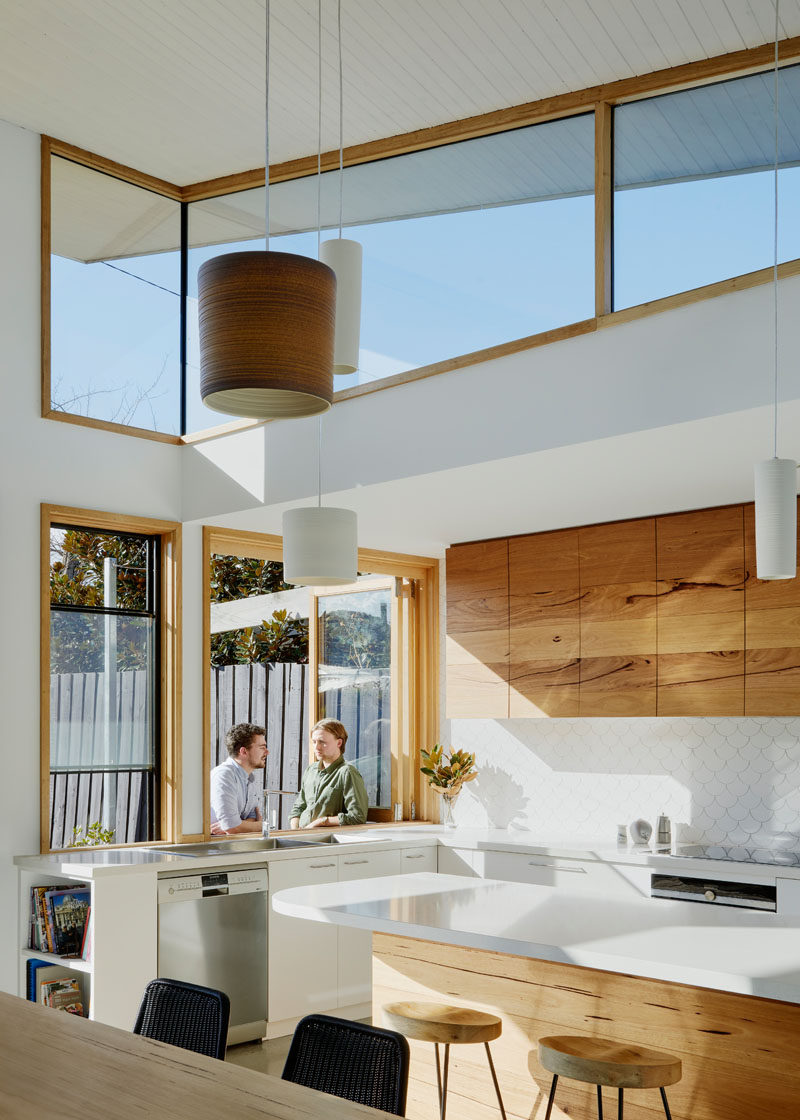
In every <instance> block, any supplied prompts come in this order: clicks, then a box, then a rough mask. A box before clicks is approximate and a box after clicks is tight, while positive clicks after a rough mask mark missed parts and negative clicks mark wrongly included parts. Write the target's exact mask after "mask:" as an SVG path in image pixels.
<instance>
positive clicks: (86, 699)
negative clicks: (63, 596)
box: [50, 610, 156, 770]
mask: <svg viewBox="0 0 800 1120" xmlns="http://www.w3.org/2000/svg"><path fill="white" fill-rule="evenodd" d="M154 634H155V621H154V620H153V619H152V618H142V617H134V618H130V617H129V618H125V617H120V616H119V615H98V614H95V613H93V612H88V611H59V610H55V611H52V613H51V615H50V673H51V677H50V700H51V704H50V768H51V770H72V769H95V770H97V769H111V770H113V769H127V768H130V767H142V766H152V765H153V764H154V761H155V757H154V755H155V742H156V737H155V725H154V711H155V704H154V696H153V671H154V641H155V638H154Z"/></svg>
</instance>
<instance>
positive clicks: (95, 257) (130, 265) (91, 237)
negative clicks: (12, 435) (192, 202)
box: [50, 156, 180, 434]
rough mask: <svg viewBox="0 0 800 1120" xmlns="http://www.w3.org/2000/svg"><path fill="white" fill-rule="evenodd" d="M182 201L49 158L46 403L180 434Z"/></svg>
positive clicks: (60, 159) (113, 420) (73, 164)
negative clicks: (48, 382) (49, 250)
mask: <svg viewBox="0 0 800 1120" xmlns="http://www.w3.org/2000/svg"><path fill="white" fill-rule="evenodd" d="M179 249H180V204H179V203H178V202H175V201H174V200H173V199H169V198H164V197H163V196H161V195H158V194H155V193H154V192H152V191H148V190H144V189H143V188H141V187H137V186H133V185H132V184H130V183H125V182H122V181H121V180H119V179H115V178H113V177H112V176H110V175H105V174H101V173H100V172H97V171H94V170H92V169H91V168H87V167H82V166H80V165H79V164H76V163H72V162H71V161H70V160H66V159H62V158H60V157H58V156H53V157H52V158H51V257H50V268H51V281H50V291H51V296H50V299H51V371H50V398H51V399H50V407H51V408H52V409H54V410H56V411H61V412H68V413H74V414H77V415H80V416H88V417H91V418H92V419H95V420H106V421H112V422H115V423H118V424H126V425H130V426H133V427H139V428H145V429H148V430H151V431H158V432H168V433H171V434H177V433H178V432H179V428H180V294H179V293H180V252H179Z"/></svg>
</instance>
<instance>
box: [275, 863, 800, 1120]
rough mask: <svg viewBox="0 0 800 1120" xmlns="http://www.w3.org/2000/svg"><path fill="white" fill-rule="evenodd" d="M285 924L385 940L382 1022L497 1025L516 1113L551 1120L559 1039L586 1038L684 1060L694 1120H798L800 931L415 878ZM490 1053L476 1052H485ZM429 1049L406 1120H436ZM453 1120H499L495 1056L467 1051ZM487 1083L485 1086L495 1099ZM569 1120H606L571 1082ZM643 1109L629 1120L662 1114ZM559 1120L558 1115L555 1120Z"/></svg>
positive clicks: (733, 915) (501, 1071)
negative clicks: (551, 1040) (303, 922)
mask: <svg viewBox="0 0 800 1120" xmlns="http://www.w3.org/2000/svg"><path fill="white" fill-rule="evenodd" d="M273 906H274V908H275V909H276V910H278V911H280V912H281V913H284V914H291V915H292V916H294V917H304V918H306V919H311V920H315V921H322V922H331V923H334V924H338V925H342V926H350V927H354V928H361V929H371V930H372V931H373V985H374V991H373V1009H374V1017H375V1021H376V1022H380V1007H381V1005H382V1004H383V1003H385V1002H388V1001H390V1000H401V999H423V1000H426V999H427V1000H431V999H433V1000H444V1001H445V1002H452V1003H456V1004H463V1005H470V1006H477V1007H481V1008H484V1009H486V1010H490V1011H494V1012H495V1013H497V1014H500V1015H501V1016H502V1018H503V1022H504V1031H503V1035H502V1036H501V1038H500V1039H498V1040H497V1042H496V1043H494V1044H493V1050H494V1051H495V1058H496V1062H497V1064H498V1067H499V1068H498V1076H499V1078H500V1083H501V1087H502V1090H503V1095H504V1098H505V1100H506V1106H507V1108H510V1111H511V1113H515V1114H517V1115H520V1116H523V1117H531V1116H536V1117H538V1116H539V1115H541V1116H543V1115H544V1107H545V1102H546V1094H547V1088H548V1085H549V1075H547V1074H546V1073H545V1072H544V1071H543V1070H542V1069H541V1067H540V1066H539V1065H538V1062H537V1060H536V1041H537V1039H538V1038H539V1037H540V1036H542V1035H546V1034H569V1033H585V1034H592V1035H599V1036H607V1037H611V1038H615V1039H617V1040H619V1041H629V1042H635V1043H641V1044H644V1045H648V1046H652V1047H656V1048H663V1049H665V1050H669V1051H671V1052H673V1053H675V1054H678V1055H679V1056H680V1057H681V1059H682V1061H683V1068H684V1076H683V1080H682V1081H681V1083H680V1084H679V1085H676V1086H675V1087H674V1089H672V1090H671V1091H670V1102H671V1105H672V1108H673V1115H674V1116H675V1117H676V1120H677V1118H678V1117H680V1118H681V1120H745V1118H747V1120H750V1118H752V1117H762V1116H763V1117H769V1118H770V1120H790V1118H793V1120H794V1118H796V1117H797V1116H798V1115H800V1073H799V1072H798V1069H797V1061H796V1054H797V1048H798V1045H800V918H798V917H797V916H796V915H785V916H779V915H776V914H770V913H753V912H748V911H741V910H735V909H733V908H716V907H705V906H698V905H695V904H692V903H685V902H671V901H666V900H653V899H644V898H642V899H631V900H621V899H616V898H614V899H610V898H609V897H608V896H606V895H604V894H600V893H598V894H592V893H590V892H584V893H581V894H578V893H570V892H569V891H566V890H564V889H554V888H552V887H542V886H531V885H527V884H520V883H513V884H512V883H506V882H499V881H490V880H482V881H475V880H467V881H465V880H464V879H463V878H460V877H455V876H447V875H436V874H430V875H411V876H403V877H393V878H392V879H386V878H384V879H381V880H362V881H360V882H357V883H347V884H342V883H339V884H337V885H336V887H334V888H330V887H327V886H319V887H309V888H300V889H295V890H291V891H284V892H279V893H278V894H277V895H276V896H275V897H274V899H273ZM477 1049H478V1048H476V1050H477ZM431 1050H432V1047H430V1046H425V1045H423V1044H413V1043H412V1052H413V1059H414V1060H413V1062H412V1086H411V1090H410V1094H409V1107H408V1115H409V1117H412V1118H415V1117H417V1116H419V1117H420V1118H422V1117H423V1116H430V1115H431V1114H432V1110H433V1111H435V1103H434V1093H435V1090H434V1086H435V1073H434V1071H433V1063H432V1055H431V1053H430V1051H431ZM453 1057H454V1062H455V1064H454V1068H453V1077H452V1080H451V1090H450V1091H451V1092H452V1093H453V1095H455V1096H456V1097H458V1098H459V1099H458V1100H457V1101H453V1103H452V1107H453V1110H454V1115H458V1116H460V1117H463V1118H464V1120H472V1118H474V1120H478V1118H479V1117H484V1116H487V1115H489V1112H488V1110H487V1109H486V1108H485V1106H484V1105H483V1104H478V1103H477V1102H478V1101H481V1100H484V1099H485V1100H489V1099H490V1097H489V1093H490V1092H491V1083H490V1082H489V1081H488V1073H487V1072H486V1070H485V1068H484V1063H483V1056H482V1054H477V1053H474V1054H473V1052H472V1049H471V1048H470V1047H462V1048H459V1049H457V1050H456V1051H454V1055H453ZM484 1082H486V1084H484ZM558 1101H559V1103H560V1105H561V1108H562V1110H563V1111H562V1113H561V1115H562V1116H563V1115H569V1116H583V1115H586V1116H590V1115H593V1114H594V1113H593V1107H594V1105H593V1101H592V1093H591V1092H590V1091H587V1090H585V1089H584V1088H583V1087H581V1086H578V1085H576V1084H574V1083H570V1082H564V1085H563V1093H562V1090H561V1089H560V1090H559V1097H558ZM659 1107H660V1105H659V1101H658V1096H657V1095H656V1096H655V1098H654V1099H651V1097H650V1094H648V1093H631V1094H630V1101H627V1100H626V1116H627V1117H628V1120H631V1118H634V1120H645V1118H652V1117H653V1116H654V1115H657V1114H658V1111H657V1110H658V1108H659ZM554 1115H558V1111H556V1113H555V1114H554Z"/></svg>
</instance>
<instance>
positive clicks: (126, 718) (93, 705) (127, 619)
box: [50, 526, 159, 848]
mask: <svg viewBox="0 0 800 1120" xmlns="http://www.w3.org/2000/svg"><path fill="white" fill-rule="evenodd" d="M157 554H158V549H157V547H156V541H155V539H153V538H147V537H141V536H137V535H133V534H119V535H115V534H110V533H95V532H93V531H91V530H87V529H81V528H73V527H64V526H60V527H58V526H54V527H53V528H52V529H51V531H50V588H51V608H50V846H51V847H53V848H61V847H67V846H69V845H70V844H72V843H74V842H75V841H76V840H82V839H85V838H86V836H87V834H89V830H90V828H91V827H92V825H93V824H95V822H97V824H99V826H100V827H101V829H102V830H103V833H104V837H103V838H104V839H105V840H106V842H113V843H117V844H120V843H126V842H135V841H143V840H152V839H155V838H156V820H157V816H158V771H159V765H158V749H159V734H158V703H157V695H158V680H159V671H158V654H157V649H158V640H157V634H158V614H157V612H156V610H155V609H154V604H155V600H156V596H155V585H156V573H157V570H158V569H157Z"/></svg>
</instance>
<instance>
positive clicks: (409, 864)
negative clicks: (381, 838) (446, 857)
mask: <svg viewBox="0 0 800 1120" xmlns="http://www.w3.org/2000/svg"><path fill="white" fill-rule="evenodd" d="M435 870H436V849H435V848H433V847H425V848H404V849H403V851H402V852H401V853H400V872H401V874H404V875H406V874H409V873H410V872H412V871H435Z"/></svg>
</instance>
